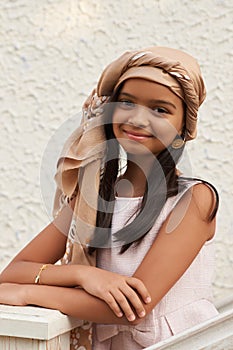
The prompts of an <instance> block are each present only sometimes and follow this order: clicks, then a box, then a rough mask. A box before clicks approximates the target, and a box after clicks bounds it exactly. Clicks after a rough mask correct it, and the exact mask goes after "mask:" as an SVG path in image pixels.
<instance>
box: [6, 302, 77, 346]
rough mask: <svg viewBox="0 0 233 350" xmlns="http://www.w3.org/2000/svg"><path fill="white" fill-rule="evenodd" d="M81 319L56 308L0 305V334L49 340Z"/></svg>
mask: <svg viewBox="0 0 233 350" xmlns="http://www.w3.org/2000/svg"><path fill="white" fill-rule="evenodd" d="M82 323H83V321H81V320H78V319H75V318H72V317H68V316H66V315H63V314H62V313H61V312H59V311H57V310H50V309H44V308H39V307H29V306H23V307H20V306H8V305H0V335H2V336H12V337H18V338H33V339H44V340H49V339H52V338H55V337H56V336H58V335H60V334H63V333H66V332H69V331H70V330H71V329H73V328H75V327H78V326H79V325H81V324H82Z"/></svg>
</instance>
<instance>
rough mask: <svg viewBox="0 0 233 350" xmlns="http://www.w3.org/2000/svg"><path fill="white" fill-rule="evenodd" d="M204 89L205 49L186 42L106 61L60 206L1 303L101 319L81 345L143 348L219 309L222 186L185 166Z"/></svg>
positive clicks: (61, 188)
mask: <svg viewBox="0 0 233 350" xmlns="http://www.w3.org/2000/svg"><path fill="white" fill-rule="evenodd" d="M204 98H205V87H204V83H203V80H202V77H201V73H200V70H199V66H198V64H197V62H196V60H195V59H194V58H193V57H191V56H190V55H188V54H186V53H184V52H181V51H179V50H175V49H170V48H164V47H150V48H148V49H146V50H140V51H132V52H126V53H124V54H123V55H122V56H121V57H119V58H118V59H116V60H115V61H114V62H112V63H111V64H110V65H109V66H107V68H106V69H105V70H104V72H103V73H102V75H101V77H100V80H99V82H98V85H97V89H96V90H94V91H93V93H92V95H91V97H90V98H89V99H88V100H87V101H86V103H85V104H84V117H83V121H82V123H81V126H80V127H79V128H78V129H77V130H76V131H75V132H74V133H73V134H72V135H71V137H70V138H69V140H68V141H67V143H66V144H65V146H64V150H63V153H62V155H61V158H60V159H59V162H58V170H57V174H56V181H57V184H58V189H57V192H56V198H55V207H54V212H55V213H56V217H55V219H54V221H53V222H52V223H51V224H49V225H48V226H47V227H46V228H45V229H44V230H43V231H42V232H41V233H39V235H38V236H37V237H36V238H34V239H33V240H32V242H30V243H29V244H28V245H27V246H26V247H25V248H24V249H23V250H22V251H21V252H20V253H19V254H18V255H17V256H16V257H15V258H14V259H13V260H12V262H11V263H10V264H9V265H8V267H6V269H5V270H4V271H3V272H2V274H1V276H0V282H1V285H0V303H5V304H11V305H28V304H34V305H38V306H43V307H47V308H54V309H58V310H60V311H61V312H63V313H66V314H68V315H71V316H75V317H77V318H80V319H84V320H88V321H90V322H92V323H87V322H85V323H84V326H83V328H82V329H80V328H79V329H77V330H75V331H73V332H72V336H71V349H79V348H80V349H81V348H82V349H90V348H92V349H94V350H102V349H103V350H110V349H111V350H116V349H117V350H118V349H127V350H129V349H134V350H135V349H143V348H145V347H147V346H150V345H152V344H155V343H156V342H159V341H161V340H163V339H165V338H167V337H170V336H172V335H173V334H176V333H178V332H181V331H183V330H184V329H186V328H187V327H191V326H193V325H195V324H198V323H200V322H202V321H204V320H207V319H209V318H211V317H214V316H215V315H217V310H216V309H215V307H214V305H213V303H212V295H211V275H212V268H213V251H212V249H213V244H212V242H213V240H212V239H213V237H214V232H215V216H216V212H217V207H218V195H217V192H216V190H215V189H214V187H213V186H212V185H210V184H209V183H207V182H205V181H201V180H197V179H188V178H185V177H182V176H181V175H180V173H179V171H178V170H177V168H176V165H177V162H178V160H179V158H180V156H181V154H182V152H183V149H184V147H185V143H186V141H189V140H192V139H194V138H195V136H196V124H197V112H198V108H199V106H200V105H201V103H202V102H203V100H204ZM122 150H123V152H122ZM123 153H124V154H125V155H126V161H125V163H126V164H125V166H123V165H122V164H123V163H124V162H123V161H124V159H123V158H124V155H123ZM60 259H61V262H62V264H55V263H56V262H57V261H58V260H60ZM95 265H96V266H95ZM91 335H92V337H91ZM91 344H92V345H91ZM82 346H83V347H82Z"/></svg>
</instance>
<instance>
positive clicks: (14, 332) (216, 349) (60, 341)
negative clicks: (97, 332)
mask: <svg viewBox="0 0 233 350" xmlns="http://www.w3.org/2000/svg"><path fill="white" fill-rule="evenodd" d="M216 306H217V308H218V309H219V311H220V314H219V315H218V316H217V317H215V318H213V319H211V320H209V321H206V322H204V323H202V324H200V325H198V326H195V327H192V328H189V329H188V330H187V331H185V332H183V333H180V334H178V335H176V336H173V337H171V338H169V339H167V340H164V341H162V342H160V343H157V344H156V345H152V346H150V347H148V348H147V350H158V349H159V350H223V349H224V350H233V296H230V297H228V298H225V299H224V300H221V301H219V302H217V303H216ZM81 324H82V321H80V320H77V319H74V318H72V317H68V316H65V315H63V314H61V313H60V312H59V311H56V310H49V309H43V308H38V307H18V306H7V305H0V350H29V349H30V350H69V338H70V330H71V329H73V328H75V327H77V326H79V325H81ZM122 350H123V349H122ZM124 350H126V349H124Z"/></svg>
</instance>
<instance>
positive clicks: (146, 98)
mask: <svg viewBox="0 0 233 350" xmlns="http://www.w3.org/2000/svg"><path fill="white" fill-rule="evenodd" d="M112 122H113V132H114V134H115V137H116V138H117V140H118V142H119V143H120V144H121V146H122V147H123V148H124V149H125V151H126V152H127V153H131V154H135V155H136V154H138V155H139V154H143V155H146V154H148V153H149V154H150V153H152V154H153V155H157V154H158V153H160V152H161V151H162V150H163V149H165V148H166V147H167V146H168V145H169V144H170V143H171V142H172V141H173V140H174V138H175V136H176V135H177V134H181V132H182V129H183V125H184V107H183V102H182V100H181V99H180V98H179V97H178V96H176V95H175V94H174V93H173V92H172V91H171V90H169V88H167V87H166V86H164V85H161V84H158V83H155V82H152V81H148V80H145V79H139V78H133V79H128V80H126V82H125V83H124V85H123V87H122V88H121V90H120V93H119V96H118V98H117V105H116V108H115V110H114V113H113V119H112Z"/></svg>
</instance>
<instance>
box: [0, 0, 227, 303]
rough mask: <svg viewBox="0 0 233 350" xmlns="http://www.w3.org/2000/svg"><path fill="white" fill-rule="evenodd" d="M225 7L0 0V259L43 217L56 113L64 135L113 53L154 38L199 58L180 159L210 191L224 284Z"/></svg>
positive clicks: (220, 288) (217, 2)
mask: <svg viewBox="0 0 233 350" xmlns="http://www.w3.org/2000/svg"><path fill="white" fill-rule="evenodd" d="M232 12H233V6H232V1H230V0H228V1H224V0H205V1H203V0H195V1H188V0H177V1H174V0H154V1H153V0H148V1H140V0H131V1H127V2H126V1H124V0H119V1H108V0H103V1H100V0H99V1H94V0H80V1H78V0H40V1H38V0H30V1H27V0H14V1H13V0H7V1H0V50H1V60H0V86H1V88H0V101H1V103H0V124H1V127H0V142H1V148H0V155H1V172H0V213H1V214H0V215H1V230H0V268H2V267H3V266H5V264H6V263H7V262H8V261H9V259H10V257H12V256H13V255H14V254H15V253H16V252H17V251H18V250H19V249H20V248H21V247H22V246H23V245H25V244H26V242H28V241H29V240H30V239H31V238H32V237H33V236H34V235H35V234H36V233H37V232H39V231H40V230H41V229H42V228H43V227H44V226H45V225H46V224H47V223H48V221H49V215H48V214H47V209H46V208H47V207H49V206H50V204H49V203H50V201H51V197H52V193H53V189H54V185H53V182H52V181H48V179H47V178H46V177H47V176H48V177H49V178H51V175H52V174H53V173H54V172H55V163H56V162H55V160H56V156H57V153H58V151H59V147H58V148H57V149H56V147H54V144H56V142H57V138H56V137H55V138H54V137H53V138H52V141H53V142H52V143H51V137H52V136H53V135H54V133H55V135H57V131H56V130H57V129H58V128H59V127H60V126H61V125H62V123H64V122H65V128H64V127H63V129H65V132H62V131H61V130H62V129H59V132H60V133H61V134H59V135H62V137H63V138H65V134H66V133H68V132H69V130H70V129H71V128H72V127H73V126H74V124H75V120H78V119H79V116H80V113H79V112H80V110H81V106H82V102H83V100H84V98H85V97H86V96H87V95H88V94H89V92H90V91H91V90H92V88H93V87H94V86H95V84H96V82H97V80H98V77H99V74H100V72H101V70H102V69H103V68H104V66H105V65H106V64H107V63H109V62H110V61H111V60H112V59H113V58H115V57H116V56H117V55H119V54H120V53H122V52H123V51H124V50H126V49H135V48H141V47H146V46H149V45H164V46H171V47H176V48H180V49H184V50H187V51H188V52H190V53H191V54H193V55H194V56H196V57H197V58H198V59H199V62H200V64H201V66H202V71H203V74H204V77H205V81H206V86H207V90H208V96H207V100H206V102H205V104H204V106H203V107H202V108H201V111H200V121H199V133H198V139H197V141H194V142H193V143H190V145H189V158H190V159H191V161H192V171H193V174H194V175H197V176H201V177H203V178H205V179H207V180H209V181H211V182H213V183H214V184H215V185H216V187H217V188H218V190H219V193H220V198H221V206H220V210H219V215H218V228H217V234H216V239H217V251H216V253H217V254H216V255H217V266H216V278H215V284H214V290H215V295H216V296H220V295H227V294H229V293H230V292H232V290H233V268H232V267H233V261H232V260H233V254H232V248H233V220H232V198H233V180H232V154H233V146H232V139H233V128H232V125H233V113H232V112H233V106H232V91H233V86H232V85H233V81H232V70H233V69H232V68H233V67H232V66H233V65H232V54H233V51H232V48H233V40H232V33H233V24H232V18H233V13H232ZM230 97H231V98H230ZM74 116H75V117H74ZM71 117H73V118H72V119H70V118H71ZM63 126H64V125H63ZM48 144H49V145H50V146H51V145H52V146H53V151H52V152H50V153H49V157H43V156H44V154H45V155H46V154H47V153H46V152H48V151H46V150H48V148H47V145H48ZM52 146H51V147H52ZM51 147H50V149H51ZM47 158H49V161H46V159H47ZM48 168H49V169H48ZM41 169H42V171H41ZM41 192H42V193H43V198H42V196H41ZM45 197H46V199H45V200H44V198H45ZM44 202H45V203H44Z"/></svg>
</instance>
